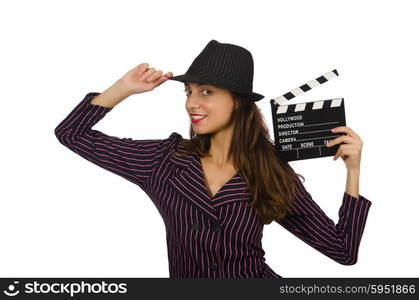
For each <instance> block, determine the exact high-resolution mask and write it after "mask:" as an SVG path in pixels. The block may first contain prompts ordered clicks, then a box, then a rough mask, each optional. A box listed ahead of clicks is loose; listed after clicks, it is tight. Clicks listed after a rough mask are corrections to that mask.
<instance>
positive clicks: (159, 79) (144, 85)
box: [119, 63, 173, 94]
mask: <svg viewBox="0 0 419 300" xmlns="http://www.w3.org/2000/svg"><path fill="white" fill-rule="evenodd" d="M172 76H173V74H172V72H168V73H166V74H165V75H163V72H162V71H161V70H158V71H156V70H155V69H154V68H149V64H148V63H142V64H139V65H138V66H136V67H135V68H133V69H131V70H129V71H128V72H127V73H126V74H125V75H124V76H123V77H122V78H121V79H119V81H120V83H121V84H122V85H123V86H124V89H126V91H127V93H128V94H140V93H144V92H148V91H151V90H153V89H154V88H156V87H158V86H159V85H161V84H162V83H163V82H165V81H167V80H168V79H169V78H170V77H172Z"/></svg>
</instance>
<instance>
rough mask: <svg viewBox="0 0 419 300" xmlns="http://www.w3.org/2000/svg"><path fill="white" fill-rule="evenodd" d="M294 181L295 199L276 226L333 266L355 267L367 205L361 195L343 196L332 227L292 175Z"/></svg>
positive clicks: (367, 202)
mask: <svg viewBox="0 0 419 300" xmlns="http://www.w3.org/2000/svg"><path fill="white" fill-rule="evenodd" d="M294 174H295V173H294ZM295 180H296V187H297V196H296V199H295V201H294V203H293V204H292V206H291V210H290V211H289V213H288V214H287V215H286V216H285V217H284V218H283V219H281V220H279V221H278V220H276V222H277V223H279V224H280V225H281V226H282V227H284V228H285V229H286V230H288V231H289V232H291V233H292V234H293V235H295V236H296V237H298V238H299V239H301V240H303V241H304V242H305V243H307V244H308V245H310V246H311V247H313V248H315V249H316V250H318V251H320V252H321V253H323V254H324V255H326V256H328V257H329V258H331V259H333V260H335V261H336V262H338V263H340V264H343V265H353V264H355V263H356V262H357V259H358V250H359V245H360V242H361V237H362V234H363V231H364V227H365V224H366V221H367V216H368V211H369V209H370V206H371V204H372V203H371V201H369V200H368V199H366V198H364V197H363V196H362V195H359V198H355V197H353V196H351V195H349V194H348V193H346V192H344V194H343V200H342V204H341V206H340V209H339V213H338V214H339V220H338V222H337V224H336V225H335V223H334V222H333V220H331V219H330V218H329V217H328V216H327V215H326V214H325V213H324V212H323V210H322V209H321V208H320V207H319V205H318V204H317V203H316V202H315V201H314V200H313V198H312V196H311V195H310V193H308V192H307V190H306V189H305V187H304V185H303V183H302V182H301V180H300V179H299V178H298V177H297V175H296V174H295Z"/></svg>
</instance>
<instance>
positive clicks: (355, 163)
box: [326, 126, 363, 171]
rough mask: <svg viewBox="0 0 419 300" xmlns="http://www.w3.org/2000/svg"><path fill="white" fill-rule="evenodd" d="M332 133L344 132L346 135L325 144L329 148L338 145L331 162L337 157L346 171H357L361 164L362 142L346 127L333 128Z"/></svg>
mask: <svg viewBox="0 0 419 300" xmlns="http://www.w3.org/2000/svg"><path fill="white" fill-rule="evenodd" d="M331 131H332V132H345V133H346V135H342V136H340V137H337V138H335V139H333V140H331V141H330V142H329V143H327V144H326V147H331V146H334V145H336V144H340V143H341V142H344V143H343V144H342V145H340V146H339V148H338V151H337V152H336V154H335V157H333V160H336V159H338V158H339V157H341V158H342V160H343V161H344V162H345V165H346V169H347V170H348V171H349V170H359V169H360V164H361V151H362V145H363V141H362V140H361V138H360V137H359V135H357V134H356V133H355V132H354V131H353V130H352V129H350V128H349V127H347V126H339V127H335V128H333V129H332V130H331Z"/></svg>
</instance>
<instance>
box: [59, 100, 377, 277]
mask: <svg viewBox="0 0 419 300" xmlns="http://www.w3.org/2000/svg"><path fill="white" fill-rule="evenodd" d="M98 94H99V93H95V92H92V93H88V94H87V95H86V96H85V97H84V99H83V100H82V101H81V102H80V103H79V104H78V105H77V106H76V107H75V108H74V109H73V110H72V111H71V113H70V114H69V115H68V116H67V117H66V118H65V119H64V120H63V121H62V122H61V123H60V124H59V125H58V126H57V127H56V128H55V134H56V136H57V138H58V140H59V141H60V142H61V143H62V144H63V145H65V146H66V147H67V148H69V149H70V150H72V151H74V152H75V153H77V154H78V155H80V156H82V157H84V158H85V159H87V160H89V161H91V162H92V163H94V164H96V165H98V166H100V167H102V168H104V169H106V170H108V171H110V172H113V173H115V174H117V175H119V176H122V177H124V178H125V179H127V180H129V181H131V182H133V183H134V184H136V185H138V186H139V187H140V188H141V189H142V190H143V191H144V192H145V193H147V195H148V196H149V197H150V199H151V200H152V201H153V203H154V205H155V206H156V208H157V209H158V211H159V213H160V215H161V216H162V218H163V220H164V223H165V227H166V237H167V251H168V260H169V273H170V277H172V278H173V277H188V278H192V277H213V278H214V277H215V278H271V277H273V278H281V276H280V275H278V274H276V273H275V272H274V271H273V270H272V269H271V268H270V267H269V266H268V265H267V264H266V263H265V258H264V254H265V252H264V250H263V249H262V232H263V227H264V224H263V223H262V222H261V220H260V218H259V217H258V216H257V214H256V212H255V210H254V209H253V208H252V207H251V206H250V205H249V204H248V203H247V201H248V200H249V198H250V197H249V196H250V193H249V190H248V189H247V187H246V182H245V181H244V179H243V178H242V177H241V176H240V175H239V174H236V175H235V176H233V177H232V178H231V179H230V180H229V181H228V182H227V183H226V184H225V185H224V186H223V187H222V188H221V189H220V190H219V191H218V192H217V194H216V195H215V196H214V197H210V196H209V193H208V190H207V188H206V185H205V179H204V174H203V169H202V165H201V161H200V159H199V157H198V155H197V154H196V153H194V154H190V155H188V156H186V157H183V158H180V157H177V156H175V155H173V151H175V150H178V151H179V152H182V150H184V149H182V147H181V146H180V145H178V144H179V141H180V140H181V139H182V136H181V135H179V134H178V133H176V132H173V133H172V134H171V135H170V136H169V137H168V138H166V139H149V140H133V139H131V138H118V137H114V136H109V135H106V134H104V133H102V132H100V131H98V130H93V129H92V127H93V126H94V125H95V124H96V123H97V122H98V121H99V120H101V119H102V118H103V117H104V116H105V115H106V114H107V113H108V112H109V111H110V110H112V108H108V107H104V106H100V105H93V104H91V103H90V100H91V99H92V98H93V97H95V96H96V95H98ZM296 178H297V177H296ZM296 183H297V187H298V196H297V198H296V201H295V202H294V204H293V206H292V210H291V212H290V213H289V214H288V215H287V216H286V217H285V218H284V219H283V220H281V221H278V222H277V223H278V224H280V225H281V226H283V227H284V228H285V229H287V230H288V231H290V232H291V233H292V234H294V235H295V236H297V237H298V238H300V239H301V240H303V241H304V242H306V243H307V244H308V245H310V246H311V247H313V248H315V249H317V250H318V251H320V252H321V253H323V254H324V255H326V256H328V257H330V258H331V259H333V260H335V261H336V262H338V263H341V264H345V265H351V264H354V263H355V262H356V261H357V257H358V249H359V245H360V241H361V237H362V233H363V231H364V226H365V223H366V219H367V215H368V211H369V208H370V206H371V202H370V201H369V200H367V199H366V198H364V197H363V196H361V195H360V196H359V198H358V199H357V198H355V197H352V196H351V195H349V194H347V193H345V192H344V194H343V200H342V205H341V207H340V209H339V221H338V223H337V224H336V225H335V224H334V222H333V221H332V220H331V219H330V218H328V217H327V216H326V214H325V213H324V212H323V211H322V209H321V208H320V207H319V206H318V205H317V204H316V203H315V202H314V200H313V199H312V197H311V195H310V194H309V193H308V192H307V191H306V189H305V188H304V185H303V184H302V182H301V181H300V180H299V179H296Z"/></svg>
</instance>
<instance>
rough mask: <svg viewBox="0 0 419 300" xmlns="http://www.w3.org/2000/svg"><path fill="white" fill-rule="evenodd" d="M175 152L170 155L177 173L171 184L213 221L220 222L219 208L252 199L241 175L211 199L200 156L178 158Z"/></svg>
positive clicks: (191, 154) (192, 154)
mask: <svg viewBox="0 0 419 300" xmlns="http://www.w3.org/2000/svg"><path fill="white" fill-rule="evenodd" d="M178 150H179V148H178ZM182 150H183V149H182ZM173 152H174V151H172V153H171V154H170V160H171V162H172V163H173V165H174V166H175V172H174V175H173V176H172V177H171V178H169V179H168V181H169V183H170V184H171V185H172V187H173V188H174V189H175V191H176V192H178V193H179V194H180V195H181V196H182V197H183V198H184V199H185V200H187V201H189V202H190V203H191V204H192V205H194V206H195V207H196V208H197V209H198V210H200V211H201V212H202V213H203V214H205V215H206V216H207V217H209V218H211V219H212V220H214V221H218V220H219V217H218V213H217V210H216V208H217V207H220V206H222V205H226V204H228V203H232V202H235V201H248V199H249V198H250V192H249V190H248V188H247V185H246V181H245V180H244V179H243V178H242V177H241V176H240V174H236V175H235V176H233V177H232V178H231V179H230V180H229V181H228V182H227V183H226V184H225V185H224V186H223V187H221V189H220V190H219V191H218V192H217V194H216V195H215V196H214V197H212V198H211V197H210V195H209V193H208V190H207V188H206V185H205V179H204V178H205V177H204V173H203V170H202V166H201V161H200V158H199V156H198V154H197V153H190V154H188V155H186V156H183V157H178V156H176V155H174V153H173ZM179 152H183V151H179ZM184 152H186V150H184Z"/></svg>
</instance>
